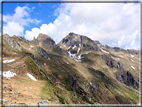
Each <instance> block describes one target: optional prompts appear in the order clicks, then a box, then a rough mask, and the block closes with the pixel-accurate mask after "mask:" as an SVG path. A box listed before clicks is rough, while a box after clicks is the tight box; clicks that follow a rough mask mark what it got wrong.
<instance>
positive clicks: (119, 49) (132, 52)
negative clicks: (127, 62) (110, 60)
mask: <svg viewBox="0 0 142 107" xmlns="http://www.w3.org/2000/svg"><path fill="white" fill-rule="evenodd" d="M112 49H114V50H115V51H116V52H119V51H122V52H125V53H128V54H133V55H134V54H136V55H138V54H139V51H137V50H130V49H127V50H125V49H121V48H119V47H113V48H112Z"/></svg>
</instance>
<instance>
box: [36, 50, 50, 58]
mask: <svg viewBox="0 0 142 107" xmlns="http://www.w3.org/2000/svg"><path fill="white" fill-rule="evenodd" d="M38 53H39V54H40V55H41V56H42V57H43V58H48V53H47V52H46V51H45V50H44V49H43V48H40V47H38Z"/></svg>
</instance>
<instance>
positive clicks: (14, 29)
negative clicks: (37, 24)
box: [3, 21, 24, 36]
mask: <svg viewBox="0 0 142 107" xmlns="http://www.w3.org/2000/svg"><path fill="white" fill-rule="evenodd" d="M3 31H4V34H5V33H6V34H9V35H10V36H13V35H23V31H24V27H22V26H21V25H20V24H19V23H17V22H14V21H11V22H8V23H7V25H6V26H3Z"/></svg>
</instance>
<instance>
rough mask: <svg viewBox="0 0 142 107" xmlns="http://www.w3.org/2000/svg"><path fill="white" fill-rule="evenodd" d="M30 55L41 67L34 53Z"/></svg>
mask: <svg viewBox="0 0 142 107" xmlns="http://www.w3.org/2000/svg"><path fill="white" fill-rule="evenodd" d="M30 55H31V57H32V58H33V60H34V61H35V62H36V64H37V65H38V67H40V65H39V63H38V59H37V58H36V57H35V56H34V55H33V54H32V53H30Z"/></svg>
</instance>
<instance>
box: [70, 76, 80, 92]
mask: <svg viewBox="0 0 142 107" xmlns="http://www.w3.org/2000/svg"><path fill="white" fill-rule="evenodd" d="M69 84H70V86H71V87H72V88H73V89H74V90H75V91H77V90H78V88H79V85H78V83H77V81H76V80H75V78H74V77H72V76H71V77H70V80H69Z"/></svg>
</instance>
